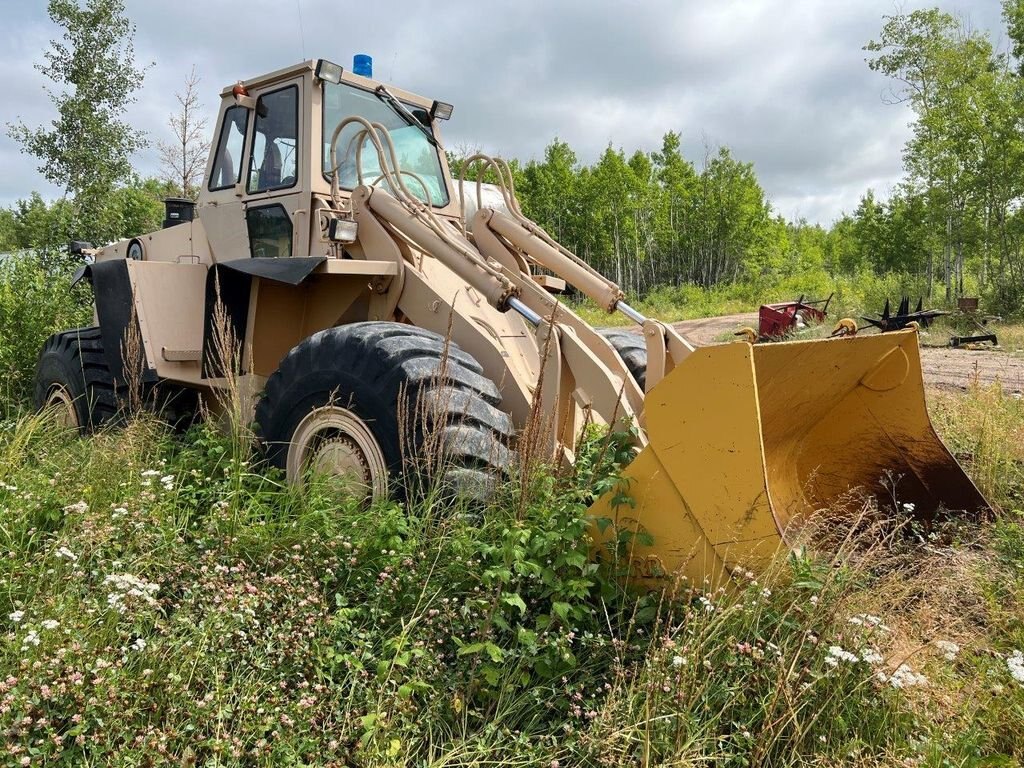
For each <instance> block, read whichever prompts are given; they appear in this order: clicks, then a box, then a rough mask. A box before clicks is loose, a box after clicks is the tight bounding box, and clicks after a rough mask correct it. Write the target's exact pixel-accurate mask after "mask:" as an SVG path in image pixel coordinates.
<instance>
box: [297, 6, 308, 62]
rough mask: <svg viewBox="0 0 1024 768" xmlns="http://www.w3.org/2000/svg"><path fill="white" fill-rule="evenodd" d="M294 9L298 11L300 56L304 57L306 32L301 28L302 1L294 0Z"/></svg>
mask: <svg viewBox="0 0 1024 768" xmlns="http://www.w3.org/2000/svg"><path fill="white" fill-rule="evenodd" d="M295 10H296V11H297V12H298V17H299V44H300V45H301V46H302V58H303V60H305V58H306V33H305V32H304V31H303V29H302V2H301V0H295Z"/></svg>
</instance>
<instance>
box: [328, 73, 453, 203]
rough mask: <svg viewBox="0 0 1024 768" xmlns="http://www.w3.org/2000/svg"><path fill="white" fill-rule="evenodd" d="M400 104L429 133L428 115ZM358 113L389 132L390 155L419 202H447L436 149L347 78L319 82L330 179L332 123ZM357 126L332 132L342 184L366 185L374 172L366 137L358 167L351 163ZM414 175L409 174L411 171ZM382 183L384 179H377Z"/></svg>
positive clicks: (375, 162) (373, 157)
mask: <svg viewBox="0 0 1024 768" xmlns="http://www.w3.org/2000/svg"><path fill="white" fill-rule="evenodd" d="M405 106H406V108H407V109H408V110H409V111H410V112H411V113H412V114H413V116H414V117H415V118H416V119H418V120H419V121H420V123H421V124H422V126H423V127H424V128H426V129H427V130H428V131H430V132H431V135H433V129H432V128H431V127H430V116H429V115H428V114H427V111H426V110H425V109H424V108H423V107H420V106H416V105H415V104H406V105H405ZM353 115H359V116H360V117H364V118H366V119H367V120H369V121H370V122H373V123H380V124H381V125H383V126H384V127H385V128H387V129H388V132H389V133H390V134H391V140H392V142H394V145H395V154H396V155H397V156H398V162H399V164H400V166H401V168H402V170H403V171H407V172H409V173H408V174H407V175H406V176H405V178H404V180H405V182H406V184H407V185H408V188H409V191H410V192H411V193H412V194H413V195H415V196H416V197H418V198H419V199H420V200H422V201H423V202H427V201H428V200H429V201H430V203H431V204H432V205H434V206H435V207H439V208H443V207H444V206H446V205H448V189H447V187H446V186H445V181H444V173H443V172H442V171H441V159H440V156H439V154H438V153H439V151H440V150H439V149H438V147H436V146H435V145H434V144H432V143H431V142H430V140H429V139H428V138H427V137H426V136H425V135H424V133H423V131H422V130H420V128H418V127H417V126H415V125H409V123H408V122H406V120H405V118H404V117H402V116H401V115H399V114H397V113H396V112H395V110H394V109H392V108H391V107H390V106H388V105H387V104H386V103H385V102H383V101H381V100H380V99H379V98H378V97H377V96H376V95H375V94H374V93H373V92H372V91H365V90H363V89H361V88H357V87H355V86H353V85H349V84H348V83H328V82H325V83H324V110H323V117H324V124H323V140H324V148H323V172H324V178H326V179H327V180H328V181H330V179H331V176H332V174H333V171H334V169H333V168H331V147H330V142H331V135H332V134H333V133H334V129H335V128H336V127H337V126H338V124H339V123H340V122H341V121H342V120H344V119H345V118H347V117H351V116H353ZM362 130H363V128H362V126H361V125H359V124H358V123H350V124H349V125H347V126H345V128H344V129H342V132H341V134H340V135H339V136H338V143H337V162H338V169H337V172H338V184H339V186H340V187H341V188H342V189H355V188H356V187H357V186H359V185H360V184H372V183H373V182H374V181H375V180H376V179H377V177H378V176H379V175H380V172H381V170H380V161H379V159H378V157H377V152H376V150H375V149H374V148H373V144H372V143H371V142H370V139H369V138H364V139H363V140H362V145H363V146H362V153H361V163H360V165H361V170H362V177H361V178H360V174H359V169H358V168H357V164H356V149H357V147H356V137H357V136H359V135H360V133H361V131H362ZM413 174H414V175H413ZM382 186H384V187H385V188H386V187H387V184H382Z"/></svg>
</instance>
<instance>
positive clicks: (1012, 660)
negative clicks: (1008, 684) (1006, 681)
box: [1006, 651, 1024, 684]
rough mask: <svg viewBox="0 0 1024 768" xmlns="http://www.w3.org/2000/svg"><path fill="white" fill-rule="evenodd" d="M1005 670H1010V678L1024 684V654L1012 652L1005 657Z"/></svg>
mask: <svg viewBox="0 0 1024 768" xmlns="http://www.w3.org/2000/svg"><path fill="white" fill-rule="evenodd" d="M1006 668H1007V669H1009V670H1010V677H1012V678H1013V679H1014V680H1016V681H1017V682H1018V683H1022V684H1024V653H1021V652H1020V651H1014V652H1013V653H1011V654H1010V655H1009V656H1007V657H1006Z"/></svg>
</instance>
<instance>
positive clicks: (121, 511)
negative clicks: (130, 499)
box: [110, 507, 128, 520]
mask: <svg viewBox="0 0 1024 768" xmlns="http://www.w3.org/2000/svg"><path fill="white" fill-rule="evenodd" d="M127 514H128V510H127V509H125V508H124V507H114V511H113V512H111V513H110V516H111V517H113V518H114V519H115V520H119V519H120V518H122V517H124V516H125V515H127Z"/></svg>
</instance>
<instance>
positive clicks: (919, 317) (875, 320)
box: [862, 296, 949, 333]
mask: <svg viewBox="0 0 1024 768" xmlns="http://www.w3.org/2000/svg"><path fill="white" fill-rule="evenodd" d="M923 307H924V299H923V298H919V299H918V300H917V309H915V310H914V311H913V312H911V311H910V297H909V296H904V297H903V298H902V299H900V305H899V308H898V309H897V310H896V314H892V311H891V309H890V307H889V300H888V299H886V300H885V308H884V309H883V310H882V314H880V315H878V316H877V317H868V316H864V317H862V319H863V320H865V321H867V322H868V323H870V324H871V325H873V326H874V327H876V328H878V330H880V331H881V332H882V333H888V332H889V331H899V330H902V329H904V328H906V327H907V326H909V325H910V324H911V323H916V324H917V325H918V326H919V327H921V328H927V327H928V326H930V325H931V324H932V321H933V320H935V318H937V317H942V316H943V315H948V314H949V313H948V312H946V311H944V310H941V309H924V308H923Z"/></svg>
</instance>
